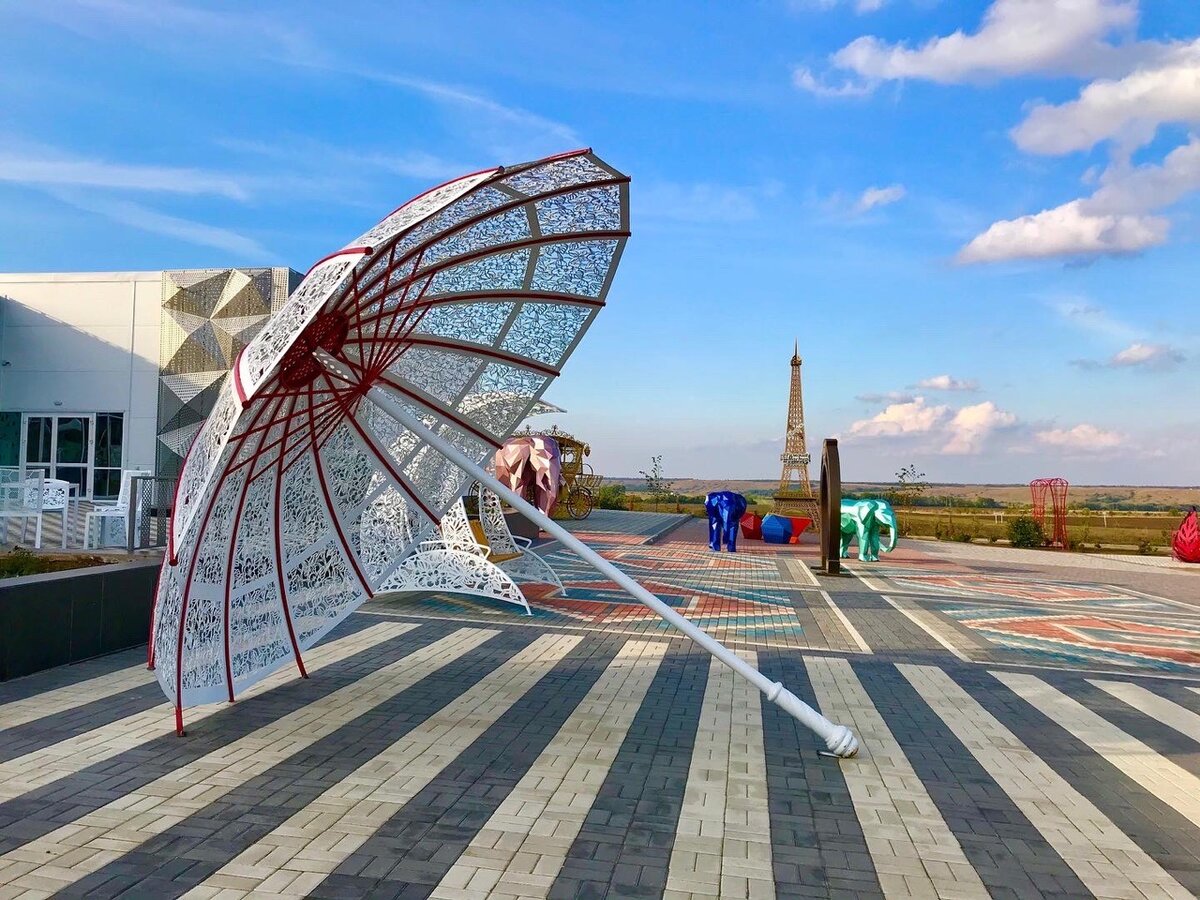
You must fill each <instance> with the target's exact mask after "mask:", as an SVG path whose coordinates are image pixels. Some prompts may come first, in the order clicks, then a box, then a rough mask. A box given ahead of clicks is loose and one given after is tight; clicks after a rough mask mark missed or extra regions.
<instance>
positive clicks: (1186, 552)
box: [1171, 506, 1200, 563]
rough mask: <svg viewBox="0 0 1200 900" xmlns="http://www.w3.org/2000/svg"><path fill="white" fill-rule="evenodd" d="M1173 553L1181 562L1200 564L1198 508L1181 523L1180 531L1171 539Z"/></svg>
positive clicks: (1199, 520) (1194, 508) (1193, 508)
mask: <svg viewBox="0 0 1200 900" xmlns="http://www.w3.org/2000/svg"><path fill="white" fill-rule="evenodd" d="M1171 551H1172V553H1173V554H1174V555H1175V558H1176V559H1177V560H1179V561H1180V562H1189V563H1200V519H1197V518H1196V507H1194V506H1193V507H1192V511H1191V512H1190V513H1188V514H1187V515H1186V516H1184V517H1183V521H1182V522H1180V523H1179V530H1178V531H1176V532H1175V536H1174V537H1173V538H1172V539H1171Z"/></svg>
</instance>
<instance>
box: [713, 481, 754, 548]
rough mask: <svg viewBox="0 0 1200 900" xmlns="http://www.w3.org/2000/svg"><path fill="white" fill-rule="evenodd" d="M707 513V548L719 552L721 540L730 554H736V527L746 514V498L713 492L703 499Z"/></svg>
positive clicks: (729, 493)
mask: <svg viewBox="0 0 1200 900" xmlns="http://www.w3.org/2000/svg"><path fill="white" fill-rule="evenodd" d="M704 511H705V512H706V513H708V546H710V547H712V549H714V550H717V551H720V549H721V539H722V538H724V540H725V547H726V549H727V550H729V552H730V553H736V552H737V533H738V525H739V524H740V523H741V521H742V516H744V515H745V514H746V498H745V497H743V496H742V495H741V494H735V493H734V492H733V491H713V492H712V493H711V494H709V495H708V496H707V497H705V498H704Z"/></svg>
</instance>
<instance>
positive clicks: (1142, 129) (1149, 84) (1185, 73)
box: [1012, 40, 1200, 154]
mask: <svg viewBox="0 0 1200 900" xmlns="http://www.w3.org/2000/svg"><path fill="white" fill-rule="evenodd" d="M1162 53H1163V58H1162V59H1161V60H1160V61H1159V62H1158V63H1157V64H1156V65H1151V66H1148V67H1139V68H1137V69H1135V70H1134V71H1132V72H1129V73H1128V74H1124V75H1123V77H1120V78H1111V79H1103V80H1099V81H1094V82H1092V83H1091V84H1089V85H1087V86H1086V87H1085V88H1084V89H1083V90H1082V91H1081V92H1080V94H1079V97H1078V98H1077V99H1075V100H1072V101H1070V102H1068V103H1062V104H1058V105H1053V104H1047V103H1041V104H1038V105H1037V106H1035V107H1034V108H1033V110H1032V111H1031V112H1030V113H1029V115H1028V116H1026V118H1025V121H1023V122H1022V123H1021V124H1020V125H1018V126H1017V127H1016V128H1015V129H1013V132H1012V136H1013V140H1014V141H1016V144H1017V146H1018V147H1020V148H1021V149H1022V150H1026V151H1028V152H1030V153H1047V154H1062V153H1071V152H1073V151H1076V150H1087V149H1090V148H1091V147H1094V146H1096V144H1098V143H1100V142H1101V141H1105V140H1117V141H1118V142H1120V143H1122V144H1123V145H1125V146H1127V147H1137V146H1140V145H1142V144H1144V143H1146V142H1148V141H1149V140H1151V139H1152V138H1153V137H1154V134H1155V132H1156V131H1157V129H1158V126H1159V125H1161V124H1163V123H1168V122H1177V123H1184V124H1194V123H1198V122H1200V40H1196V41H1194V42H1192V43H1190V44H1182V45H1178V46H1175V47H1172V48H1170V49H1164V50H1163V51H1162Z"/></svg>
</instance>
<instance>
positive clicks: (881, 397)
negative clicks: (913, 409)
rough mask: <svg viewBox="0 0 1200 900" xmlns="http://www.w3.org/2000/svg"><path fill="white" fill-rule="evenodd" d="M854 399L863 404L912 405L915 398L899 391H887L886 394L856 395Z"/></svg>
mask: <svg viewBox="0 0 1200 900" xmlns="http://www.w3.org/2000/svg"><path fill="white" fill-rule="evenodd" d="M854 399H855V400H861V401H862V402H863V403H912V402H913V400H915V399H916V397H915V396H914V395H913V394H905V393H903V392H901V391H888V392H887V393H886V394H880V393H867V394H857V395H856V396H855V398H854Z"/></svg>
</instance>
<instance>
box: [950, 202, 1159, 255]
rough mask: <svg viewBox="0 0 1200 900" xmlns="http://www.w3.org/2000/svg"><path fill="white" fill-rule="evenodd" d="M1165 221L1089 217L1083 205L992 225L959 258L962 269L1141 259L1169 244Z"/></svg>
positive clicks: (1145, 217) (1147, 217) (1067, 205)
mask: <svg viewBox="0 0 1200 900" xmlns="http://www.w3.org/2000/svg"><path fill="white" fill-rule="evenodd" d="M1169 227H1170V225H1169V223H1168V222H1167V220H1166V219H1164V218H1162V217H1160V216H1150V215H1117V214H1094V213H1089V212H1087V211H1086V209H1085V208H1084V207H1083V201H1081V200H1072V201H1071V202H1070V203H1064V204H1063V205H1062V206H1057V207H1055V208H1054V209H1046V210H1042V212H1040V213H1034V214H1033V215H1028V216H1021V217H1020V218H1017V219H1006V220H1001V221H999V222H995V223H993V224H992V225H991V226H990V227H989V228H988V229H987V231H985V232H983V233H982V234H979V235H976V236H975V237H974V238H972V239H971V241H970V242H969V243H968V244H967V245H966V246H965V247H963V248H962V250H960V251H959V253H958V257H957V259H958V261H959V262H960V263H984V262H1002V261H1004V260H1011V259H1041V258H1046V257H1052V256H1070V255H1077V254H1091V255H1095V254H1122V253H1136V252H1138V251H1140V250H1145V249H1146V248H1148V247H1154V246H1156V245H1158V244H1161V243H1163V242H1164V241H1166V239H1167V231H1168V230H1169Z"/></svg>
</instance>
